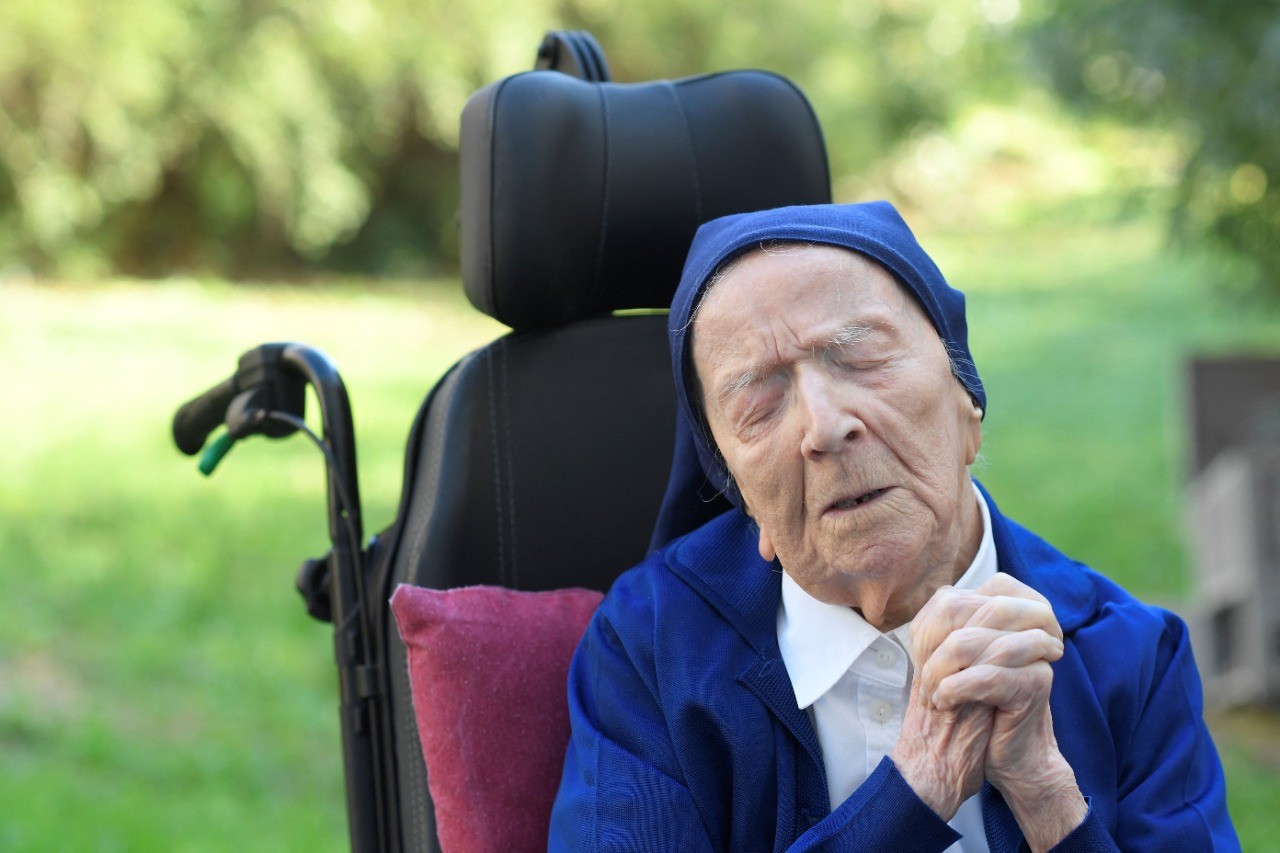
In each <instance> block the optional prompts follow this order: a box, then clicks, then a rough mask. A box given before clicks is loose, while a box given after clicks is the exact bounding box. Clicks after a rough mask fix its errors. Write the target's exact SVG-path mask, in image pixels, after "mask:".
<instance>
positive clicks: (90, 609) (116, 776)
mask: <svg viewBox="0 0 1280 853" xmlns="http://www.w3.org/2000/svg"><path fill="white" fill-rule="evenodd" d="M1009 237H1010V235H1002V236H1000V237H997V236H996V235H990V234H977V235H942V236H937V235H935V236H934V237H933V238H932V239H931V238H930V237H929V235H927V234H926V235H924V240H925V243H926V246H927V247H929V248H931V249H933V250H934V251H935V253H936V254H937V256H938V258H939V260H940V262H941V264H942V266H943V269H944V270H946V271H947V272H948V274H949V275H950V277H951V279H952V280H953V281H954V282H955V283H956V284H958V285H959V286H961V287H963V288H964V289H966V290H967V291H968V292H969V294H970V326H971V330H972V335H973V342H974V343H973V350H974V354H975V357H976V360H977V362H978V366H979V369H980V371H981V373H982V375H983V378H984V380H985V382H986V384H987V386H988V392H989V396H990V406H989V416H988V418H987V424H986V444H985V447H984V454H983V455H984V459H983V461H982V462H981V463H980V466H979V469H978V475H979V477H980V478H982V479H983V481H984V482H985V483H986V484H987V485H988V486H989V487H990V488H991V489H992V491H993V493H994V495H995V498H996V500H997V501H998V502H999V503H1000V504H1001V506H1002V508H1003V509H1005V511H1006V512H1008V513H1009V514H1011V515H1013V516H1014V517H1016V518H1018V519H1019V520H1022V521H1024V522H1026V523H1028V524H1029V525H1030V526H1032V527H1034V528H1036V529H1037V530H1038V531H1039V532H1041V533H1043V534H1045V535H1046V536H1047V537H1048V538H1050V539H1051V540H1054V541H1055V542H1056V543H1057V544H1059V545H1061V546H1062V547H1063V548H1064V549H1065V550H1068V551H1069V552H1071V553H1073V555H1075V556H1077V557H1080V558H1082V559H1085V560H1086V561H1089V562H1091V563H1093V564H1095V565H1096V566H1097V567H1098V568H1100V569H1102V570H1104V571H1106V572H1108V573H1109V574H1111V575H1113V576H1114V577H1116V578H1117V579H1118V580H1120V581H1121V582H1123V583H1125V584H1127V585H1129V586H1130V587H1131V588H1132V589H1134V590H1135V591H1137V592H1139V593H1140V594H1143V595H1146V596H1148V597H1153V598H1158V599H1161V600H1163V601H1167V602H1174V603H1176V602H1177V601H1178V599H1179V598H1181V597H1184V596H1186V595H1187V594H1188V592H1189V591H1190V589H1191V585H1190V581H1189V578H1190V573H1189V567H1188V565H1187V558H1186V547H1185V542H1184V538H1183V536H1184V534H1183V530H1182V524H1181V521H1182V512H1183V507H1182V492H1181V488H1182V453H1183V447H1184V443H1185V431H1184V426H1183V423H1182V408H1183V400H1182V396H1181V394H1182V391H1181V386H1180V381H1181V371H1182V359H1183V358H1184V356H1185V354H1186V353H1187V351H1188V350H1189V349H1197V350H1218V351H1221V350H1225V349H1228V348H1232V347H1235V346H1244V347H1247V348H1250V349H1253V350H1259V349H1262V350H1266V349H1268V348H1269V350H1270V351H1271V352H1277V351H1280V314H1278V313H1277V312H1275V311H1271V312H1266V311H1263V310H1260V309H1256V308H1255V309H1250V310H1245V309H1240V308H1237V307H1233V305H1231V304H1228V303H1227V302H1226V301H1224V300H1222V299H1220V298H1218V297H1216V296H1215V295H1214V292H1213V291H1212V290H1211V289H1210V288H1209V287H1208V285H1209V284H1210V283H1211V282H1212V281H1213V280H1214V279H1215V278H1216V277H1218V276H1220V275H1221V270H1220V268H1219V267H1218V266H1217V265H1216V264H1215V263H1214V262H1213V261H1212V260H1211V259H1208V258H1198V259H1187V258H1180V257H1176V256H1168V257H1164V256H1162V253H1161V249H1162V245H1161V243H1160V241H1159V238H1158V236H1157V234H1156V232H1155V230H1154V229H1153V228H1151V227H1150V226H1147V225H1142V224H1139V225H1126V226H1117V227H1115V228H1112V229H1105V230H1085V229H1083V228H1069V227H1064V226H1056V227H1055V226H1051V225H1043V226H1038V227H1035V228H1024V229H1019V230H1018V231H1017V232H1015V233H1014V234H1013V235H1012V238H1011V239H1009ZM500 330H501V329H500V327H499V326H497V325H496V324H494V323H492V322H491V321H488V320H486V319H484V318H482V317H479V316H478V315H476V314H475V313H474V312H472V311H471V310H470V309H469V308H467V307H466V306H465V303H464V301H463V300H462V298H461V296H460V294H458V293H457V289H456V285H451V284H449V283H443V284H442V283H435V284H432V285H421V286H410V285H396V286H388V285H379V286H373V287H369V286H361V285H359V284H355V283H331V284H324V285H314V286H308V287H277V286H261V287H256V288H232V287H229V286H226V285H220V284H216V283H214V284H198V283H194V282H163V283H114V282H107V283H100V284H95V285H92V286H90V285H58V286H50V285H41V286H30V285H16V284H0V367H2V368H3V380H0V390H2V391H3V398H2V399H3V401H4V402H3V407H2V408H0V412H3V416H2V417H0V849H5V850H9V849H16V850H26V849H66V850H126V849H127V850H138V849H142V850H151V849H154V850H174V849H178V850H185V849H191V850H226V849H307V850H313V849H315V850H319V849H330V850H337V849H342V848H343V847H344V846H345V843H346V836H345V824H344V816H343V812H342V774H341V765H340V756H339V747H338V739H337V738H338V734H337V726H336V702H337V695H336V688H335V672H334V669H333V666H332V663H331V661H332V651H331V647H330V643H331V639H330V637H331V635H330V633H329V631H328V628H327V626H321V625H319V624H318V623H314V622H312V621H310V620H309V619H308V617H306V615H305V613H304V611H303V609H302V606H301V603H300V600H299V599H298V598H297V596H296V594H295V593H294V592H293V589H292V584H293V575H294V570H295V568H296V565H297V563H298V562H299V561H300V559H301V558H303V557H305V556H312V555H316V554H319V553H321V552H323V551H324V550H325V548H326V547H327V543H326V538H325V527H324V507H323V503H322V469H321V464H320V460H319V458H318V456H317V454H316V451H315V450H314V449H313V448H312V447H311V446H310V445H308V444H306V443H304V442H303V441H302V440H301V439H297V438H295V439H291V440H287V441H283V442H271V443H269V442H265V441H257V442H245V443H243V444H242V445H241V446H239V447H237V448H236V449H235V450H234V451H233V453H232V454H231V455H230V456H229V457H228V458H227V460H226V461H225V463H224V464H223V467H222V468H221V469H219V471H218V472H217V473H216V475H215V476H214V477H213V478H212V479H211V480H207V481H206V480H205V479H204V478H202V477H200V476H199V475H198V474H197V473H196V471H195V465H194V463H193V462H192V461H191V460H189V459H187V458H186V457H183V456H181V455H179V454H178V453H177V451H176V450H174V449H173V448H172V445H171V443H170V439H169V437H168V428H169V417H170V415H171V412H172V410H173V408H174V407H175V406H176V404H178V403H180V402H181V401H182V400H184V399H185V398H186V397H188V396H190V395H191V394H193V393H195V392H197V391H199V390H202V389H203V388H204V387H205V386H207V385H209V384H212V383H213V382H215V381H217V380H219V379H221V378H223V377H224V376H225V375H227V374H228V373H229V372H230V371H231V369H232V368H233V366H234V362H235V358H236V356H237V355H238V354H239V353H240V352H241V351H242V350H244V349H247V348H249V347H251V346H253V345H255V344H257V343H260V342H263V341H268V340H290V339H293V340H304V341H307V342H308V343H311V344H313V345H316V346H318V347H320V348H321V349H323V350H325V351H326V352H328V353H329V354H330V355H331V356H333V358H334V359H335V360H336V361H337V362H338V364H339V365H340V367H341V368H342V370H343V375H344V377H345V378H346V380H347V385H348V388H349V389H350V390H351V393H352V397H353V403H354V408H355V413H356V422H357V423H356V425H357V431H358V434H359V449H360V454H361V457H362V458H361V477H362V482H361V487H362V491H363V496H364V501H365V514H366V523H367V527H368V529H369V530H370V531H373V530H376V529H378V528H380V527H382V526H384V525H386V524H387V523H389V522H390V521H391V514H392V512H393V507H394V505H395V503H396V500H397V498H398V495H399V479H400V466H401V464H402V460H403V441H404V437H405V434H406V433H407V431H408V428H409V424H410V421H411V420H412V418H413V415H414V412H415V410H416V408H417V406H418V404H419V402H420V401H421V398H422V396H423V395H424V394H425V392H426V391H427V390H428V389H429V387H430V385H431V383H432V382H433V380H434V379H435V378H436V377H437V376H439V374H440V373H441V372H443V370H444V369H445V368H446V367H447V366H448V364H449V363H451V362H452V361H453V360H454V359H455V358H456V357H458V356H459V355H461V354H462V353H463V352H465V351H466V350H468V349H469V348H471V347H473V346H474V345H475V344H477V343H479V342H482V341H484V340H487V339H489V338H492V337H494V336H495V335H496V334H498V333H499V332H500ZM1217 725H1218V728H1217V729H1216V731H1217V736H1218V738H1219V741H1220V743H1221V745H1222V747H1223V751H1224V755H1225V757H1226V759H1227V761H1228V767H1229V778H1230V782H1231V784H1232V790H1231V793H1232V805H1233V810H1234V812H1235V817H1236V819H1237V822H1238V824H1239V825H1240V827H1241V830H1242V833H1243V834H1244V836H1245V848H1246V849H1249V850H1277V849H1280V813H1277V811H1276V810H1275V808H1274V804H1275V803H1278V802H1280V781H1278V780H1277V778H1276V777H1277V775H1278V773H1280V727H1278V726H1277V725H1276V722H1275V719H1274V718H1273V717H1271V716H1268V715H1248V716H1240V715H1236V716H1233V717H1230V718H1223V719H1220V720H1218V721H1217ZM1268 804H1270V806H1268Z"/></svg>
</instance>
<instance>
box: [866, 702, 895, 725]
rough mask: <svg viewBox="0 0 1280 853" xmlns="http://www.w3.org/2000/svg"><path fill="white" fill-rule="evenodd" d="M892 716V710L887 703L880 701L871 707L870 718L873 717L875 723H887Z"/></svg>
mask: <svg viewBox="0 0 1280 853" xmlns="http://www.w3.org/2000/svg"><path fill="white" fill-rule="evenodd" d="M892 715H893V709H892V708H890V707H889V703H888V702H883V701H880V702H876V703H875V704H874V705H872V706H871V716H873V717H875V720H876V722H877V723H887V722H888V721H889V717H890V716H892Z"/></svg>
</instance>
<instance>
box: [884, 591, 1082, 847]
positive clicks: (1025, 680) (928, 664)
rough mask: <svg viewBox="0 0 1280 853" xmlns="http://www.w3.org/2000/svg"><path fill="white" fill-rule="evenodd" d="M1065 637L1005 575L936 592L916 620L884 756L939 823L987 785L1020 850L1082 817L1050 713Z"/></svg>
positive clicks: (1046, 608)
mask: <svg viewBox="0 0 1280 853" xmlns="http://www.w3.org/2000/svg"><path fill="white" fill-rule="evenodd" d="M1062 653H1063V644H1062V629H1061V628H1060V627H1059V625H1058V620H1057V619H1056V618H1055V617H1054V615H1053V608H1052V607H1051V606H1050V605H1049V602H1048V601H1047V600H1046V599H1045V598H1044V596H1042V595H1040V594H1039V593H1038V592H1036V591H1035V590H1033V589H1031V588H1030V587H1028V586H1027V585H1026V584H1023V583H1021V582H1019V581H1017V580H1015V579H1014V578H1013V577H1011V576H1009V575H1006V574H997V575H995V576H994V577H992V578H991V580H989V581H987V582H986V583H985V584H983V585H982V586H981V587H979V588H978V589H977V590H960V589H955V588H952V587H943V588H942V589H940V590H938V592H937V593H935V594H934V596H933V597H932V598H931V599H930V600H929V602H928V603H927V604H926V605H925V606H924V608H923V609H921V611H920V613H919V614H918V615H917V616H916V618H915V619H914V620H913V621H912V626H911V658H912V660H913V661H914V662H915V676H914V678H913V679H912V683H911V695H910V699H909V701H908V704H907V710H906V714H905V716H904V719H903V725H902V735H901V737H900V738H899V739H898V743H897V745H896V746H895V747H894V750H893V752H892V753H891V755H890V757H891V758H892V759H893V761H894V763H895V764H896V765H897V767H898V770H899V772H900V773H901V774H902V776H903V778H905V779H906V781H907V784H909V785H910V786H911V787H912V789H914V790H915V792H916V794H917V795H918V796H919V797H920V798H921V799H922V800H924V802H925V803H927V804H928V805H929V807H930V808H932V809H933V810H934V811H935V812H937V813H938V815H940V816H941V817H942V818H943V819H945V820H950V819H951V817H952V816H954V815H955V812H956V809H958V808H959V806H960V804H961V803H962V802H963V801H964V800H966V799H967V798H969V797H971V796H973V795H974V794H975V793H977V792H978V790H979V789H981V787H982V782H983V780H984V779H985V780H987V781H990V782H991V784H992V785H993V786H995V787H996V788H997V789H998V790H999V791H1000V792H1001V793H1002V794H1003V795H1004V797H1005V800H1006V802H1008V804H1009V806H1010V809H1011V810H1012V811H1013V814H1014V817H1015V818H1016V819H1017V820H1018V824H1019V826H1020V827H1021V828H1022V831H1023V834H1024V835H1025V836H1026V838H1027V842H1028V843H1029V844H1030V845H1031V847H1032V849H1034V850H1046V849H1048V848H1049V847H1051V846H1053V845H1054V844H1056V843H1057V842H1058V841H1060V840H1061V839H1062V838H1063V837H1064V836H1065V835H1066V834H1067V833H1068V832H1070V831H1071V829H1073V828H1074V827H1075V826H1077V825H1078V824H1079V823H1080V821H1081V820H1083V819H1084V817H1085V815H1086V813H1087V809H1086V806H1085V803H1084V799H1083V797H1081V795H1080V792H1079V790H1078V788H1077V787H1076V781H1075V774H1074V772H1073V771H1072V770H1071V767H1070V765H1068V764H1067V762H1066V760H1065V759H1064V758H1063V757H1062V754H1061V753H1060V752H1059V751H1058V744H1057V740H1056V739H1055V738H1054V735H1053V718H1052V716H1051V714H1050V711H1049V691H1050V688H1051V687H1052V686H1053V671H1052V669H1051V668H1050V666H1049V664H1050V663H1052V662H1053V661H1056V660H1058V658H1060V657H1062Z"/></svg>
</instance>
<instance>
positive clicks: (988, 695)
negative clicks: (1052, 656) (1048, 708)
mask: <svg viewBox="0 0 1280 853" xmlns="http://www.w3.org/2000/svg"><path fill="white" fill-rule="evenodd" d="M1052 688H1053V670H1052V669H1051V668H1050V666H1049V664H1048V663H1046V662H1045V661H1037V662H1035V663H1031V664H1028V665H1027V666H1020V667H1014V668H1009V667H1002V666H995V665H992V664H980V665H978V666H972V667H969V668H968V669H964V670H961V671H960V672H957V673H955V674H954V675H950V676H948V677H947V678H944V679H943V680H942V682H941V683H940V684H939V685H938V688H937V689H936V690H935V691H934V692H933V694H932V695H931V696H930V701H931V702H932V703H933V705H934V706H936V707H937V708H938V709H940V710H944V711H945V710H949V709H953V708H957V707H959V706H961V705H966V704H971V703H978V704H982V705H988V706H990V707H992V708H996V709H998V710H1001V711H1009V712H1014V713H1020V712H1023V711H1025V710H1026V709H1027V708H1030V707H1032V706H1034V705H1037V704H1043V703H1044V702H1047V701H1048V700H1049V692H1050V690H1051V689H1052Z"/></svg>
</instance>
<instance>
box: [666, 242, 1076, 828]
mask: <svg viewBox="0 0 1280 853" xmlns="http://www.w3.org/2000/svg"><path fill="white" fill-rule="evenodd" d="M692 354H693V361H694V367H695V371H696V375H697V378H698V382H699V384H700V386H701V392H702V399H703V404H704V408H705V411H706V417H707V422H708V425H709V427H710V429H711V433H712V437H713V438H714V440H715V442H716V446H717V447H718V449H719V451H720V453H721V455H722V456H723V458H724V461H725V464H726V465H727V467H728V470H729V472H730V474H731V475H732V476H733V478H734V481H735V483H736V484H737V486H738V489H739V491H740V492H741V494H742V496H743V500H744V503H745V505H746V508H747V511H748V512H749V513H750V515H751V516H752V518H753V519H754V520H755V521H756V523H757V525H758V526H759V530H760V537H759V547H760V554H761V556H762V557H764V559H766V560H772V559H774V558H775V557H776V558H777V559H778V560H779V562H780V563H781V564H782V566H783V568H784V570H785V571H786V572H787V573H788V574H790V575H791V577H792V578H794V579H795V581H796V582H797V584H799V585H800V587H801V588H802V589H804V590H805V591H806V592H808V593H809V594H810V595H812V596H813V597H815V598H817V599H819V600H821V601H825V602H827V603H830V604H838V605H842V606H847V607H853V608H856V609H857V610H858V612H859V613H860V614H861V615H862V616H863V617H864V618H865V619H866V620H867V621H868V622H869V623H871V624H872V625H875V626H876V627H878V628H880V630H882V631H888V630H891V629H892V628H894V627H897V626H898V625H901V624H904V623H906V622H912V658H913V661H914V663H915V678H914V680H913V683H912V688H911V695H910V701H909V703H908V707H907V711H906V715H905V719H904V723H903V731H902V735H901V737H900V739H899V741H898V744H897V746H896V747H895V749H894V752H893V754H892V756H891V757H892V758H893V760H894V761H895V763H896V764H897V765H898V768H899V770H900V772H901V773H902V775H903V776H904V778H905V779H906V780H907V782H908V784H910V785H911V786H912V788H913V789H914V790H915V791H916V793H917V794H919V795H920V797H921V799H923V800H924V801H925V802H926V803H927V804H928V805H929V806H930V807H932V808H933V809H934V810H935V811H936V812H937V813H938V814H939V815H941V816H942V817H943V818H944V819H948V820H949V819H950V818H951V817H952V816H953V815H954V814H955V811H956V809H957V808H958V807H959V804H960V803H961V802H963V800H965V799H966V798H967V797H969V796H971V795H972V794H974V793H976V792H977V791H978V790H979V789H980V788H981V785H982V781H983V779H988V780H990V781H991V782H992V784H993V785H995V786H996V787H998V788H999V789H1000V790H1001V791H1002V792H1003V793H1004V794H1005V796H1006V799H1007V800H1008V802H1009V804H1010V807H1011V808H1012V809H1013V812H1014V815H1015V817H1017V818H1018V820H1019V824H1020V825H1021V826H1022V827H1023V831H1024V833H1025V834H1026V836H1027V840H1028V842H1029V843H1030V844H1031V845H1032V848H1033V849H1036V850H1041V849H1048V847H1050V846H1052V845H1053V844H1054V843H1056V842H1057V841H1058V840H1060V839H1061V838H1062V837H1063V836H1064V835H1065V834H1066V833H1067V832H1069V831H1070V830H1071V829H1072V828H1073V827H1074V826H1076V825H1077V824H1078V823H1079V822H1080V820H1082V819H1083V818H1084V815H1085V811H1084V801H1083V799H1082V798H1081V797H1080V794H1079V791H1078V790H1077V789H1076V786H1075V777H1074V774H1073V773H1072V772H1071V768H1070V767H1069V766H1068V765H1067V764H1066V762H1065V760H1063V759H1062V756H1061V754H1060V753H1059V752H1058V749H1057V743H1056V741H1055V740H1054V738H1053V723H1052V718H1051V716H1050V713H1049V704H1048V698H1049V690H1050V687H1051V686H1052V678H1053V676H1052V671H1051V670H1050V668H1049V663H1050V662H1051V661H1053V660H1057V658H1058V657H1060V656H1061V654H1062V632H1061V629H1060V628H1059V627H1058V624H1057V620H1056V619H1055V618H1054V616H1053V612H1052V609H1051V608H1050V607H1049V605H1048V603H1047V602H1046V601H1045V600H1044V599H1043V597H1041V596H1039V594H1038V593H1036V592H1035V591H1034V590H1031V589H1030V588H1029V587H1026V586H1025V585H1023V584H1021V583H1019V582H1018V581H1016V580H1014V579H1013V578H1010V577H1009V576H1007V575H997V576H996V577H995V578H993V579H992V581H990V582H988V583H987V584H985V585H984V586H983V587H982V588H981V589H979V590H977V591H970V592H964V591H960V590H955V589H953V588H951V587H950V586H949V584H951V583H954V582H955V580H956V579H958V578H959V576H960V575H961V574H963V573H964V571H965V569H966V568H967V567H968V566H969V564H970V563H971V562H972V560H973V557H974V555H975V553H976V552H977V549H978V545H979V544H980V542H981V538H982V521H981V514H980V510H979V508H978V505H977V500H976V498H975V496H974V494H973V489H972V485H971V480H970V476H969V470H968V468H969V465H970V464H972V463H973V461H974V459H975V458H976V456H977V453H978V450H979V448H980V447H981V444H982V412H981V410H980V409H978V408H977V406H976V404H975V403H974V402H973V400H972V399H971V398H970V396H969V394H968V392H967V391H966V390H965V388H964V387H963V386H962V385H961V384H960V383H959V382H958V381H957V380H956V379H955V377H954V376H953V375H952V373H951V368H950V362H949V360H948V358H947V353H946V349H945V347H944V346H943V344H942V341H941V340H940V339H939V337H938V335H937V332H936V331H935V330H934V328H933V326H932V324H931V323H930V321H929V319H928V317H927V315H926V314H925V313H924V311H923V309H922V308H921V307H920V306H919V305H918V304H917V303H916V301H915V299H914V298H913V297H912V296H911V295H910V294H909V293H907V292H906V290H905V289H904V288H902V287H901V286H900V285H899V284H898V283H897V282H896V281H895V280H894V279H893V277H892V276H891V275H890V274H889V273H888V272H887V271H886V270H884V269H883V268H882V267H880V266H879V265H877V264H875V263H873V262H871V261H869V260H867V259H865V258H863V257H861V256H859V255H857V254H855V253H853V252H849V251H846V250H843V249H838V248H833V247H827V246H807V245H796V246H790V247H787V248H785V249H782V250H777V249H775V250H771V251H755V252H753V253H750V254H748V255H746V256H745V257H744V258H742V259H740V260H739V261H738V262H737V263H735V264H734V266H733V267H732V268H731V269H730V270H729V271H728V272H726V273H725V274H724V275H723V276H722V277H721V279H720V281H719V282H718V283H716V284H715V286H714V287H713V288H712V289H711V291H710V292H709V293H708V294H707V296H706V298H705V300H704V301H703V303H702V305H701V306H700V308H699V310H698V313H697V317H696V319H695V322H694V326H693V346H692Z"/></svg>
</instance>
